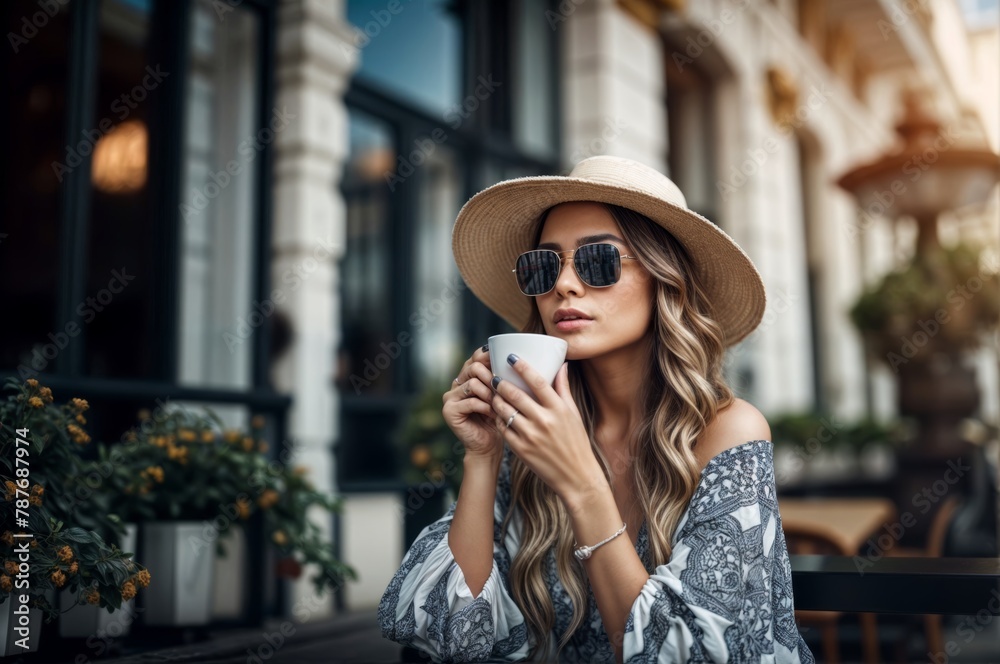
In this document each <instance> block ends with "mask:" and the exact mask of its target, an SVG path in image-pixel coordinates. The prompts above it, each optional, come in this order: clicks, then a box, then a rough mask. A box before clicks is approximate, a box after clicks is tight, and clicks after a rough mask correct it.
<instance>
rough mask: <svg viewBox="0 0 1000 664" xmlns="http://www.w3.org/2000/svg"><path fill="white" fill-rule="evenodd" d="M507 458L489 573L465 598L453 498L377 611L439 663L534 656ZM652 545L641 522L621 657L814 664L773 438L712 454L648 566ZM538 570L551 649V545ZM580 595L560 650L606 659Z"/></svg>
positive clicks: (560, 600)
mask: <svg viewBox="0 0 1000 664" xmlns="http://www.w3.org/2000/svg"><path fill="white" fill-rule="evenodd" d="M511 454H512V452H511V451H510V448H509V447H508V448H507V449H505V451H504V460H503V464H502V465H501V468H500V475H499V478H498V483H497V497H496V502H495V504H494V512H493V517H494V540H493V569H492V571H491V572H490V576H489V578H488V579H487V581H486V585H485V586H484V588H483V590H482V592H481V593H480V594H479V596H478V597H473V596H472V592H471V591H470V590H469V587H468V585H467V584H466V582H465V577H464V575H463V574H462V570H461V568H460V567H459V566H458V564H457V563H456V562H455V558H454V556H453V555H452V553H451V549H450V547H449V546H448V538H447V534H448V528H449V526H450V525H451V520H452V518H453V517H454V514H455V506H456V505H457V503H453V504H452V505H451V507H450V508H449V509H448V511H447V513H446V514H445V515H444V516H442V517H441V518H440V519H439V520H438V521H436V522H434V523H433V524H431V525H429V526H427V527H426V528H424V529H423V530H422V531H421V533H420V535H419V536H418V537H417V539H416V540H415V541H414V542H413V544H412V545H411V546H410V549H409V551H407V553H406V555H405V556H404V558H403V562H402V565H401V566H400V568H399V570H398V571H397V572H396V573H395V574H394V575H393V577H392V580H391V582H390V583H389V587H388V588H387V589H386V591H385V593H384V594H383V596H382V600H381V602H380V603H379V608H378V621H379V624H380V626H381V629H382V634H383V636H385V637H386V638H388V639H392V640H393V641H396V642H398V643H402V644H405V645H408V646H410V647H412V648H416V649H418V650H421V651H423V652H426V653H427V654H428V655H429V657H430V658H431V660H432V661H435V662H485V661H490V662H516V661H524V660H527V659H529V657H530V656H531V655H532V654H533V653H535V652H537V651H538V648H537V647H536V646H537V645H538V644H535V643H534V642H532V640H531V639H529V637H528V630H527V626H526V624H525V622H524V617H523V615H522V614H521V612H520V610H519V609H518V607H517V605H516V604H515V603H514V601H513V599H512V598H511V595H510V589H509V573H510V565H511V561H512V560H513V559H514V557H515V556H516V555H517V551H518V533H519V532H520V528H519V521H518V519H519V515H518V514H515V518H514V519H513V520H512V527H511V528H510V529H509V532H508V533H507V537H506V538H504V539H501V537H500V523H502V521H503V518H504V516H505V515H506V513H507V510H508V509H510V505H511V497H510V456H511ZM649 549H650V547H649V538H648V533H647V530H646V524H645V522H643V524H642V526H641V528H640V530H639V536H638V539H637V541H636V553H637V554H638V555H639V558H640V560H642V561H643V565H644V566H645V567H646V570H647V571H648V572H649V575H650V576H649V580H648V581H647V582H646V583H645V585H644V586H643V588H642V590H641V591H640V593H639V596H638V597H637V598H636V600H635V603H634V604H633V605H632V609H631V611H630V613H629V615H628V619H627V621H626V623H625V639H624V642H623V656H624V662H625V664H639V663H666V662H738V663H743V662H768V663H775V664H777V663H795V664H812V663H813V662H814V659H813V655H812V653H811V652H810V651H809V648H808V647H807V646H806V644H805V641H804V640H803V639H802V636H801V635H800V634H799V632H798V629H797V628H796V625H795V615H794V604H793V598H792V577H791V568H790V566H789V562H788V551H787V549H786V548H785V538H784V534H783V532H782V529H781V517H780V515H779V514H778V503H777V496H776V495H775V486H774V467H773V461H772V447H771V443H770V442H769V441H766V440H752V441H748V442H746V443H743V444H742V445H738V446H736V447H733V448H731V449H729V450H726V451H724V452H722V453H721V454H719V455H717V456H716V457H715V458H713V459H712V460H711V461H710V462H709V463H708V465H707V466H706V467H705V469H704V470H703V471H702V474H701V481H700V483H699V485H698V488H697V489H696V490H695V493H694V495H693V496H692V498H691V502H690V503H689V504H688V507H687V510H686V511H685V513H684V515H683V517H682V518H681V521H680V523H679V524H678V526H677V529H676V531H675V533H674V537H673V551H672V553H671V556H670V560H669V561H668V562H667V564H665V565H659V566H656V567H654V566H653V565H652V564H651V562H650V557H649V556H650V552H649ZM544 576H545V583H546V585H547V586H548V588H549V590H550V591H551V597H552V602H553V606H554V608H555V614H556V620H555V627H554V629H553V630H552V633H551V634H550V635H549V644H548V647H549V652H552V653H554V652H556V644H557V643H558V641H559V639H560V638H561V637H562V635H563V634H564V633H565V631H566V630H567V629H568V625H569V621H570V618H571V616H572V613H573V605H572V602H571V601H570V598H569V595H568V594H567V593H566V590H565V588H564V587H563V586H562V584H561V582H560V581H559V577H558V575H557V573H556V562H555V553H554V551H549V553H548V556H547V558H546V565H545V567H544ZM588 594H589V602H588V619H586V620H584V622H583V624H582V625H581V626H580V628H579V629H577V631H576V632H575V633H574V634H573V635H572V636H571V638H570V641H569V643H568V644H567V646H566V647H565V648H564V649H563V651H562V653H561V655H560V661H562V662H614V650H613V649H612V647H611V643H610V641H609V640H608V635H607V633H606V632H605V630H604V624H603V622H602V620H601V615H600V613H599V611H598V609H597V601H596V599H595V598H594V595H593V592H592V591H588Z"/></svg>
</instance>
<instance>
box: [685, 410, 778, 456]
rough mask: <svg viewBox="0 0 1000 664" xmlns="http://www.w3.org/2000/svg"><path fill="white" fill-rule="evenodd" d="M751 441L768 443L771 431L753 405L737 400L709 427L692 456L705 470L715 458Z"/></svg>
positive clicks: (720, 412) (717, 416)
mask: <svg viewBox="0 0 1000 664" xmlns="http://www.w3.org/2000/svg"><path fill="white" fill-rule="evenodd" d="M751 440H771V427H770V426H769V425H768V423H767V420H766V419H765V418H764V416H763V415H762V414H761V412H760V411H759V410H757V408H756V407H755V406H754V405H753V404H752V403H750V402H749V401H746V400H744V399H739V398H736V399H734V400H733V402H732V403H731V404H729V406H727V407H726V408H724V409H722V410H720V411H719V412H718V413H717V414H716V416H715V419H713V420H712V421H711V422H709V423H708V426H707V427H706V428H705V430H704V431H703V432H702V433H701V435H700V436H699V437H698V442H697V443H696V444H695V447H694V453H695V456H696V457H697V458H698V462H699V464H700V466H701V468H704V467H705V466H707V465H708V462H709V461H711V460H712V458H713V457H715V456H717V455H718V454H721V453H722V452H725V451H726V450H729V449H732V448H734V447H736V446H737V445H742V444H743V443H746V442H748V441H751Z"/></svg>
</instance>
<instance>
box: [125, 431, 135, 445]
mask: <svg viewBox="0 0 1000 664" xmlns="http://www.w3.org/2000/svg"><path fill="white" fill-rule="evenodd" d="M125 441H126V442H128V443H134V442H135V441H136V435H135V429H129V431H128V432H127V433H126V434H125Z"/></svg>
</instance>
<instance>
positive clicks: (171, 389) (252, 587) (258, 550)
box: [0, 372, 292, 627]
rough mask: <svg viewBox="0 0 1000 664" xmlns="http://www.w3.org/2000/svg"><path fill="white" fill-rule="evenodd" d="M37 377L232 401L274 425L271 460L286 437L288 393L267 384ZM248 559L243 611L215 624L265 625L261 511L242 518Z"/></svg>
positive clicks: (76, 389) (96, 394) (100, 391)
mask: <svg viewBox="0 0 1000 664" xmlns="http://www.w3.org/2000/svg"><path fill="white" fill-rule="evenodd" d="M14 375H16V374H13V373H12V372H0V380H6V378H7V377H8V376H14ZM38 379H39V382H41V383H42V384H44V385H45V386H47V387H49V388H52V389H53V390H55V391H58V392H61V393H63V394H73V395H74V396H78V397H81V398H85V399H89V400H96V399H102V400H123V401H150V402H152V401H155V400H160V401H165V402H170V401H173V402H195V403H201V404H232V405H239V406H244V407H246V408H247V409H249V410H250V411H251V412H252V413H254V414H261V415H264V416H265V418H267V419H269V420H270V423H273V424H271V426H273V431H274V438H275V444H274V445H271V447H270V449H269V450H268V453H267V455H268V458H269V459H270V460H275V459H277V458H278V456H277V455H278V452H279V451H280V449H281V448H282V445H283V443H284V442H285V439H286V433H287V426H288V410H289V408H290V407H291V403H292V398H291V397H290V396H288V395H283V394H278V393H276V392H274V391H272V390H269V389H255V390H247V391H239V390H230V389H219V388H208V387H186V386H182V385H177V384H173V383H166V382H152V381H133V380H115V379H101V378H70V377H62V376H57V375H44V376H39V377H38ZM244 534H245V537H246V558H245V565H244V584H243V587H244V589H245V590H244V596H245V597H247V598H250V599H249V600H248V601H245V602H244V603H243V615H242V618H241V619H240V620H236V621H228V620H223V621H216V622H215V623H214V624H216V626H248V627H259V626H260V625H262V624H263V621H264V618H265V613H266V609H267V607H266V605H265V602H264V601H262V598H264V597H266V596H267V593H265V589H266V586H267V583H268V582H269V581H272V582H275V583H277V581H276V579H274V578H273V576H272V575H271V574H270V573H269V571H268V570H267V569H266V564H265V554H266V552H267V546H268V539H267V537H266V534H265V532H264V520H263V516H262V514H261V513H260V511H256V512H254V514H253V515H252V516H251V517H250V518H249V519H248V520H247V521H246V522H245V525H244ZM275 594H276V595H277V597H276V601H277V604H278V606H277V607H276V610H275V611H274V613H275V614H278V615H284V611H285V610H286V608H287V607H286V606H285V605H286V604H287V598H286V597H285V594H286V589H285V588H284V585H283V584H278V585H277V587H276V588H275Z"/></svg>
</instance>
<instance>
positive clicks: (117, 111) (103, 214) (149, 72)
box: [84, 0, 169, 378]
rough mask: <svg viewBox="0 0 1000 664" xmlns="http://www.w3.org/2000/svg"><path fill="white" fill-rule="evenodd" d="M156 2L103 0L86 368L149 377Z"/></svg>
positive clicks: (104, 374)
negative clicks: (152, 62) (151, 125)
mask: <svg viewBox="0 0 1000 664" xmlns="http://www.w3.org/2000/svg"><path fill="white" fill-rule="evenodd" d="M150 13H151V7H150V3H149V2H122V1H120V0H102V2H101V3H100V9H99V18H98V39H99V42H98V58H99V60H98V61H99V66H98V74H97V91H96V95H95V97H96V107H95V109H94V116H93V118H94V125H95V135H99V138H97V140H96V143H94V146H93V154H92V155H91V178H90V179H91V192H90V212H89V216H88V219H89V232H88V236H89V238H88V239H89V242H88V248H87V275H86V279H87V288H86V292H87V296H88V297H89V298H93V301H92V303H88V305H87V307H86V313H85V314H84V316H85V318H84V321H85V323H86V328H85V331H84V334H85V338H86V348H87V352H86V354H85V360H84V362H85V372H86V373H87V374H88V375H91V376H101V377H116V378H118V377H132V378H137V377H149V376H150V375H151V374H152V372H153V347H154V345H155V341H154V339H155V336H154V330H153V324H152V322H153V307H152V306H150V305H151V302H152V299H153V294H154V293H156V292H157V291H158V290H159V284H158V283H157V282H158V281H160V280H162V279H167V278H169V275H163V274H157V273H156V271H155V270H154V269H153V268H154V265H155V259H154V252H155V250H156V247H155V246H154V244H155V243H154V228H153V226H152V224H150V223H149V222H148V211H149V182H148V172H149V164H148V157H149V118H150V116H151V109H152V107H153V105H154V104H155V103H156V100H157V92H158V91H157V87H158V86H159V84H160V83H161V82H162V75H161V74H160V73H159V72H158V71H157V69H156V68H154V67H152V66H148V68H147V65H148V54H147V50H148V45H149V35H150Z"/></svg>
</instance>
